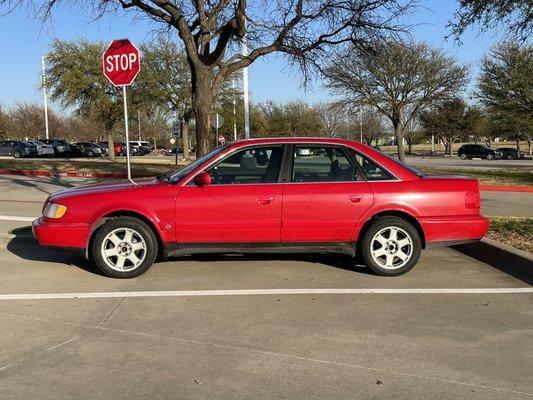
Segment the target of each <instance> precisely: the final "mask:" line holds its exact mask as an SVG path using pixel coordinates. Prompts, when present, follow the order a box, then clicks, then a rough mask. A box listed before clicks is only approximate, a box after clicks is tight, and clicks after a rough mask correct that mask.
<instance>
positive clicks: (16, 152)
mask: <svg viewBox="0 0 533 400" xmlns="http://www.w3.org/2000/svg"><path fill="white" fill-rule="evenodd" d="M13 157H15V158H20V157H22V153H21V152H20V151H18V150H15V152H14V153H13Z"/></svg>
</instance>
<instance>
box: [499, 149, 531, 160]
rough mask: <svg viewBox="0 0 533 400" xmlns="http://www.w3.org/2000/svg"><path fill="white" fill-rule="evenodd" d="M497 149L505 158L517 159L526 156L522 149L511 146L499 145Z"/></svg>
mask: <svg viewBox="0 0 533 400" xmlns="http://www.w3.org/2000/svg"><path fill="white" fill-rule="evenodd" d="M497 150H498V151H499V152H500V153H502V157H501V158H505V159H507V160H519V159H521V158H525V157H526V154H525V153H524V152H523V151H520V150H518V149H515V148H513V147H500V148H499V149H497Z"/></svg>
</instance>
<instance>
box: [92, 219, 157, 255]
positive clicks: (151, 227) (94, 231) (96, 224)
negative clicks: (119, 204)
mask: <svg viewBox="0 0 533 400" xmlns="http://www.w3.org/2000/svg"><path fill="white" fill-rule="evenodd" d="M113 217H133V218H137V219H140V220H141V221H143V222H144V223H146V225H148V226H149V227H150V229H151V230H152V231H153V232H154V235H155V237H156V239H157V245H158V246H157V247H158V253H159V254H158V256H159V255H160V254H162V251H163V241H162V240H161V237H160V236H159V232H158V231H157V228H156V227H155V225H154V224H153V223H152V221H150V220H149V219H148V218H146V217H145V216H144V215H142V214H139V213H137V212H135V211H127V210H123V211H113V212H112V213H109V214H106V215H104V216H103V217H102V218H100V219H99V220H98V221H96V222H95V224H94V229H93V231H92V232H91V237H90V238H89V243H88V245H87V255H88V256H89V255H90V254H91V252H90V249H91V246H92V244H93V239H94V235H95V234H96V231H98V229H99V228H100V227H101V226H102V225H103V224H105V222H106V221H107V220H108V219H110V218H113Z"/></svg>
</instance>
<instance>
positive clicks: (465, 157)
mask: <svg viewBox="0 0 533 400" xmlns="http://www.w3.org/2000/svg"><path fill="white" fill-rule="evenodd" d="M459 157H461V160H466V159H467V158H468V157H467V155H466V154H464V153H463V154H461V155H460V156H459Z"/></svg>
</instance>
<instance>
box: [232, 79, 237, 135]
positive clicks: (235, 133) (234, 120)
mask: <svg viewBox="0 0 533 400" xmlns="http://www.w3.org/2000/svg"><path fill="white" fill-rule="evenodd" d="M236 97H237V94H236V93H235V78H233V140H237V99H236Z"/></svg>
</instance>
